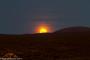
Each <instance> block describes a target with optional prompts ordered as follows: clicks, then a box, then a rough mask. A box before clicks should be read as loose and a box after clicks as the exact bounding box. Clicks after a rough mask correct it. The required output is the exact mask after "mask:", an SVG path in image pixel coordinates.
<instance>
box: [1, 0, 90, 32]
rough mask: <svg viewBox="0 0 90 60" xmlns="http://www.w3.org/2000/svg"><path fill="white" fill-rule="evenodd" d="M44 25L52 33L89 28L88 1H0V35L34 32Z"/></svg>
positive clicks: (89, 5)
mask: <svg viewBox="0 0 90 60" xmlns="http://www.w3.org/2000/svg"><path fill="white" fill-rule="evenodd" d="M42 21H43V22H46V23H48V24H50V25H51V26H52V27H53V30H54V31H56V30H58V29H62V28H64V27H70V26H89V27H90V0H0V33H1V34H2V33H4V34H23V33H33V31H34V27H35V26H37V24H39V23H40V22H42Z"/></svg>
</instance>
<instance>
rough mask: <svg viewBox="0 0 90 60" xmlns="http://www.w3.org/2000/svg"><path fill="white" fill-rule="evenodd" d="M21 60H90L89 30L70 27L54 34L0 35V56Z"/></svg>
mask: <svg viewBox="0 0 90 60" xmlns="http://www.w3.org/2000/svg"><path fill="white" fill-rule="evenodd" d="M8 52H10V53H14V54H15V55H17V56H18V57H20V58H23V60H90V28H87V27H71V28H66V29H63V30H60V31H57V32H54V33H47V34H31V35H30V34H24V35H3V34H1V35H0V56H1V57H3V56H5V54H7V53H8Z"/></svg>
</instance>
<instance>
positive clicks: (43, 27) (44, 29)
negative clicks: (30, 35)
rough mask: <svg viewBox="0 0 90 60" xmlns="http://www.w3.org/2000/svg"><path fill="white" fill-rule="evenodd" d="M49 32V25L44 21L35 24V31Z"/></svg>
mask: <svg viewBox="0 0 90 60" xmlns="http://www.w3.org/2000/svg"><path fill="white" fill-rule="evenodd" d="M49 32H51V27H50V26H49V25H48V24H46V23H40V24H39V25H37V26H36V29H35V33H49Z"/></svg>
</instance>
